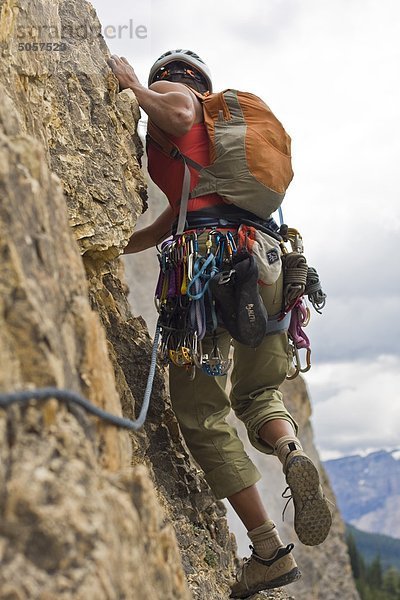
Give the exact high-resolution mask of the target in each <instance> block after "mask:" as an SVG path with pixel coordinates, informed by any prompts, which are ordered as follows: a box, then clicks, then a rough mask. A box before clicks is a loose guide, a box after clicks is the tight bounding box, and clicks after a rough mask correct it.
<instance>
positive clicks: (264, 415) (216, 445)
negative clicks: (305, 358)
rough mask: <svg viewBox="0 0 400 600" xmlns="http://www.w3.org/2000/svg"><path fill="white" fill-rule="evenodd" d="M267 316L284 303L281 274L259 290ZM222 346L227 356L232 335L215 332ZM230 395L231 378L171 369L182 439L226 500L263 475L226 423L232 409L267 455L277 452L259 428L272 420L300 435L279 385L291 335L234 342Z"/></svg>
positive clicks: (207, 341)
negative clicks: (285, 423) (250, 343)
mask: <svg viewBox="0 0 400 600" xmlns="http://www.w3.org/2000/svg"><path fill="white" fill-rule="evenodd" d="M260 294H261V297H262V299H263V301H264V304H265V306H266V308H267V311H268V315H270V316H273V315H276V314H278V313H279V311H280V308H281V303H282V274H281V275H280V277H279V278H278V280H277V281H276V283H274V284H273V285H270V286H263V287H262V288H260ZM217 339H218V346H219V348H220V350H221V351H222V353H223V355H224V358H226V357H227V356H228V354H229V350H230V344H231V336H230V334H229V333H228V332H227V331H226V330H225V329H222V328H221V329H218V330H217ZM212 343H213V342H212V338H211V336H206V337H205V338H204V340H203V351H204V352H210V351H211V349H212ZM233 347H234V355H233V369H232V373H231V384H232V387H231V392H230V395H229V397H228V395H227V394H226V392H225V387H226V381H227V377H226V376H222V377H210V376H209V375H207V374H206V373H204V372H203V371H201V370H200V369H196V376H195V378H194V380H193V381H190V380H189V377H188V375H187V372H186V370H185V369H184V368H182V367H177V366H175V365H170V392H171V400H172V406H173V409H174V412H175V414H176V417H177V419H178V422H179V425H180V428H181V431H182V435H183V437H184V439H185V441H186V444H187V446H188V448H189V450H190V452H191V454H192V455H193V458H194V459H195V460H196V462H197V463H198V464H199V465H200V467H201V468H202V469H203V471H204V474H205V477H206V480H207V481H208V483H209V485H210V487H211V489H212V490H213V492H214V494H215V496H216V497H217V498H226V497H228V496H231V495H232V494H235V493H236V492H239V491H240V490H242V489H244V488H246V487H249V486H251V485H253V484H254V483H256V482H257V481H258V480H259V479H260V478H261V475H260V473H259V471H258V469H257V468H256V466H255V465H254V464H253V462H252V461H251V460H250V458H249V457H248V455H247V454H246V452H245V450H244V447H243V444H242V442H241V440H240V439H239V437H238V434H237V431H236V429H235V428H234V427H232V426H231V425H229V424H228V423H227V422H226V417H227V415H228V414H229V412H230V410H231V408H232V409H233V410H234V412H235V414H236V416H237V417H238V418H239V419H240V420H241V421H243V423H244V424H245V426H246V429H247V434H248V437H249V440H250V442H251V444H252V445H253V446H254V447H255V448H257V450H260V452H263V453H265V454H272V453H273V448H272V447H271V446H269V445H268V444H266V443H265V442H263V441H262V440H261V439H260V438H259V436H258V432H259V430H260V427H261V426H262V425H263V424H264V423H266V422H267V421H271V420H273V419H284V420H286V421H289V422H290V423H291V424H292V426H293V428H294V430H295V432H296V433H297V429H298V427H297V423H296V422H295V421H294V420H293V418H292V417H291V415H290V414H289V413H288V411H287V410H286V408H285V406H284V403H283V398H282V393H281V392H280V391H279V386H280V385H281V384H282V383H283V381H284V380H285V378H286V375H287V371H288V367H289V361H288V338H287V333H285V332H283V333H276V334H272V335H268V336H266V337H265V338H264V340H263V342H262V343H261V344H260V345H259V346H258V347H257V348H250V347H248V346H244V345H242V344H239V343H238V342H235V341H233Z"/></svg>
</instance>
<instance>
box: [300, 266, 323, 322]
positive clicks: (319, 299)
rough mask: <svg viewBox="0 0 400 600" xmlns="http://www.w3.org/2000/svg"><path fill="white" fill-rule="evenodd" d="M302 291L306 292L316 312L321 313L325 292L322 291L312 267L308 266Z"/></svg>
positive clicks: (317, 276)
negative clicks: (304, 286) (304, 287)
mask: <svg viewBox="0 0 400 600" xmlns="http://www.w3.org/2000/svg"><path fill="white" fill-rule="evenodd" d="M304 293H305V294H307V296H308V298H309V300H310V302H311V304H312V305H313V307H314V308H315V310H316V311H317V313H319V314H322V312H321V311H322V309H323V308H324V306H325V304H326V294H325V293H324V292H323V291H322V288H321V282H320V280H319V275H318V273H317V270H316V269H314V267H308V272H307V283H306V289H305V292H304Z"/></svg>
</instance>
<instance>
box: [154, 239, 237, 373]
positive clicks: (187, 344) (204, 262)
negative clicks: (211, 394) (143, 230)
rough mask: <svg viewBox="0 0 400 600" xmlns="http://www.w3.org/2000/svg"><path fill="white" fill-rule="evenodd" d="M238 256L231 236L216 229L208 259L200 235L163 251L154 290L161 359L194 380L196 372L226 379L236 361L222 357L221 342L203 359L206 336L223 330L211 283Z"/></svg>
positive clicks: (208, 247) (175, 242) (168, 244)
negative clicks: (234, 255) (159, 331)
mask: <svg viewBox="0 0 400 600" xmlns="http://www.w3.org/2000/svg"><path fill="white" fill-rule="evenodd" d="M203 231H204V230H203ZM236 251H237V248H236V244H235V241H234V238H233V235H232V233H231V232H227V233H223V232H221V231H219V230H215V229H212V230H210V231H209V232H208V233H207V239H206V242H205V254H204V255H202V254H201V253H200V252H199V240H198V233H197V231H195V230H193V231H186V232H185V233H184V234H182V235H180V236H175V238H173V239H168V240H166V241H165V242H163V244H162V246H161V251H160V252H159V256H158V259H159V264H160V273H159V278H158V282H157V286H156V290H155V305H156V308H157V311H158V313H159V324H160V328H161V354H162V356H163V357H164V358H165V359H166V360H168V361H169V362H171V363H172V364H174V365H176V366H179V367H184V368H185V369H186V370H187V371H188V374H189V377H191V378H193V377H194V376H195V369H196V368H198V369H201V370H202V371H203V372H205V373H206V374H207V375H210V376H212V377H215V376H222V375H225V374H226V373H227V371H228V369H229V367H230V364H231V361H230V360H229V359H226V358H224V357H223V355H222V352H221V351H220V349H219V347H218V344H217V338H216V337H214V345H213V349H212V351H211V353H210V354H204V353H203V348H202V340H203V338H204V336H205V335H206V333H214V334H215V330H216V329H217V326H218V319H217V315H216V310H215V304H214V301H213V298H212V294H211V292H210V289H209V283H210V281H211V279H212V278H213V277H214V276H215V275H216V273H218V272H219V271H220V270H222V269H224V270H226V269H227V268H228V267H229V265H230V264H231V261H232V256H233V254H234V253H235V252H236Z"/></svg>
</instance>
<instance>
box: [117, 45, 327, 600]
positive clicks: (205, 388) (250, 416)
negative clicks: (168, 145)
mask: <svg viewBox="0 0 400 600" xmlns="http://www.w3.org/2000/svg"><path fill="white" fill-rule="evenodd" d="M108 64H109V66H110V67H111V69H112V71H113V72H114V74H115V75H116V77H117V78H118V81H119V85H120V89H121V90H122V89H126V88H130V89H131V90H132V91H133V92H134V94H135V96H136V98H137V100H138V103H139V105H140V107H141V108H142V109H143V110H144V111H145V112H146V113H147V115H148V117H149V120H151V121H152V122H153V123H154V124H155V125H157V126H158V127H159V128H160V129H161V130H162V131H163V132H164V133H165V134H167V136H169V138H170V139H171V140H172V141H173V142H174V143H175V144H176V145H177V146H178V147H179V148H180V149H181V150H182V151H184V153H185V155H186V156H189V157H190V158H191V159H193V160H195V161H196V162H197V163H200V164H201V165H204V166H205V165H208V164H209V145H208V138H207V132H206V129H205V125H204V120H203V109H202V104H201V102H200V100H199V99H198V97H197V96H196V94H195V93H193V91H192V90H195V91H196V92H199V93H201V94H205V93H207V92H212V81H211V75H210V71H209V69H208V67H207V66H206V64H205V63H204V62H203V61H202V59H201V58H200V57H199V56H198V55H197V54H195V53H194V52H192V51H190V50H173V51H169V52H166V53H165V54H163V55H162V56H160V58H159V59H157V60H156V62H155V63H154V65H153V66H152V67H151V70H150V74H149V80H148V87H146V86H144V85H142V84H141V83H140V81H139V80H138V77H137V75H136V73H135V71H134V69H133V68H132V66H130V64H129V62H128V61H127V60H126V59H125V58H124V57H121V58H120V57H118V56H116V55H113V56H112V57H111V58H110V59H109V60H108ZM148 170H149V174H150V176H151V177H152V179H153V180H154V181H155V183H156V184H157V185H158V186H159V187H160V188H161V189H162V191H163V192H164V193H165V194H166V196H167V197H168V200H169V206H168V208H166V209H165V210H164V212H163V213H162V214H161V215H160V216H159V217H158V218H157V219H156V220H155V221H154V222H153V223H152V224H151V225H149V226H148V227H145V228H144V229H141V230H139V231H135V232H134V233H133V235H132V237H131V238H130V240H129V243H128V245H127V247H126V249H125V253H134V252H140V251H142V250H145V249H147V248H149V247H152V246H155V245H156V244H159V243H160V242H161V241H162V240H164V239H165V238H167V237H168V236H169V235H170V234H171V229H172V228H173V225H174V222H176V218H177V214H178V213H179V200H180V194H181V188H182V179H183V165H182V163H181V162H180V161H177V160H174V159H173V158H170V157H168V156H165V155H164V154H163V153H162V152H160V150H159V148H157V145H155V144H152V143H151V141H150V143H149V144H148ZM191 171H192V170H191ZM197 177H198V174H197V173H196V171H194V170H193V171H192V172H191V189H193V188H194V186H195V184H196V180H197ZM228 208H230V207H229V206H228V205H227V204H226V203H225V202H224V201H223V199H222V198H221V197H220V196H218V194H215V193H212V194H208V195H203V196H201V198H194V199H191V200H190V202H189V208H188V220H189V221H190V215H191V212H193V214H194V213H196V214H197V215H198V214H199V213H200V214H201V215H202V217H203V220H202V228H204V223H205V221H204V217H207V214H208V213H209V214H210V224H212V225H214V224H215V223H214V219H215V214H216V211H217V212H219V214H220V215H221V216H224V215H226V214H229V210H228ZM239 224H240V223H239V222H237V226H239ZM191 226H193V222H192V223H191ZM282 280H283V276H282V274H281V275H280V277H279V278H278V280H277V281H276V283H275V284H274V285H272V286H265V287H263V288H262V289H260V294H261V297H262V299H263V302H264V305H265V307H266V309H267V311H268V315H276V314H277V313H279V311H280V309H281V304H282V289H283V281H282ZM218 337H219V347H220V348H222V350H223V351H224V352H226V353H228V352H229V346H230V344H231V342H232V340H231V336H230V335H229V333H228V332H227V331H226V330H224V329H221V328H220V329H219V330H218ZM205 343H207V340H205ZM209 343H210V344H211V342H210V341H209ZM233 346H234V358H233V362H234V365H233V370H232V373H231V392H230V396H229V397H228V395H227V393H226V392H225V389H224V387H225V383H226V376H224V377H210V376H208V375H207V374H205V373H204V372H202V371H201V370H200V369H197V370H196V375H195V377H194V379H193V380H192V381H191V380H190V379H189V378H188V377H187V374H186V372H185V370H184V369H182V368H179V367H178V366H176V365H174V364H171V365H170V369H169V371H170V373H169V377H170V393H171V402H172V406H173V409H174V412H175V414H176V417H177V419H178V422H179V425H180V428H181V431H182V434H183V437H184V439H185V441H186V444H187V446H188V448H189V450H190V452H191V453H192V455H193V457H194V459H195V460H196V461H197V463H198V464H199V465H200V466H201V468H202V469H203V470H204V473H205V477H206V480H207V482H208V484H209V485H210V487H211V489H212V490H213V492H214V494H215V496H216V498H218V499H222V498H227V499H228V501H229V502H230V504H231V505H232V507H233V509H234V510H235V511H236V513H237V514H238V516H239V518H240V519H241V521H242V522H243V525H244V526H245V527H246V530H247V533H248V536H249V538H250V540H251V543H252V550H253V551H252V555H251V557H250V558H249V559H247V560H245V561H244V564H243V566H242V568H241V569H240V570H239V572H238V574H237V576H236V582H235V583H234V584H233V587H232V596H231V597H233V598H245V597H247V596H249V595H251V594H252V593H255V592H257V591H260V590H264V589H270V588H275V587H280V586H283V585H286V584H289V583H292V582H293V581H296V580H297V579H298V578H299V577H300V571H299V569H298V567H297V565H296V562H295V560H294V558H293V554H292V549H293V544H288V545H285V544H284V543H283V542H282V540H281V538H280V536H279V533H278V530H277V527H276V525H275V523H274V522H273V521H272V520H271V519H270V517H269V515H268V513H267V510H266V508H265V506H264V504H263V501H262V499H261V497H260V494H259V492H258V490H257V487H256V483H257V481H258V480H259V479H260V477H261V475H260V473H259V471H258V470H257V468H256V466H255V465H254V464H253V462H252V461H251V460H250V458H249V457H248V455H247V454H246V452H245V450H244V447H243V444H242V442H241V440H240V439H239V437H238V434H237V432H236V430H235V428H234V427H233V426H232V425H230V424H229V423H228V422H227V421H226V417H227V415H228V414H229V412H230V410H231V408H233V410H234V412H235V414H236V416H237V417H238V418H239V419H240V420H241V421H242V422H243V423H244V425H245V426H246V429H247V433H248V436H249V440H250V442H251V444H252V445H253V446H254V447H255V448H256V449H257V450H259V451H260V452H262V453H264V454H273V455H275V456H277V457H278V459H279V460H280V461H281V463H282V466H283V472H284V474H285V477H286V481H287V484H288V486H289V488H290V492H291V496H292V498H293V502H294V511H295V514H294V528H295V531H296V533H297V536H298V538H299V540H300V541H301V542H302V543H303V544H306V545H310V546H314V545H317V544H321V543H322V542H323V541H324V540H325V538H326V537H327V535H328V532H329V529H330V526H331V514H330V510H329V507H328V504H327V499H326V497H325V495H324V492H323V490H322V487H321V484H320V480H319V475H318V471H317V469H316V467H315V466H314V464H313V462H312V461H311V459H310V458H309V457H308V456H307V455H306V454H305V452H304V451H303V448H302V445H301V443H300V441H299V439H298V437H297V432H298V426H297V423H296V422H295V421H294V419H293V417H292V416H291V415H290V414H289V412H288V411H287V409H286V407H285V405H284V402H283V396H282V393H281V391H280V390H279V387H280V385H281V384H282V383H283V381H284V380H285V378H286V375H287V370H288V336H287V332H286V331H280V332H277V333H275V334H272V335H268V336H266V337H264V339H263V340H262V342H261V343H260V344H259V345H258V346H257V348H251V347H249V346H246V345H244V344H240V343H238V342H233Z"/></svg>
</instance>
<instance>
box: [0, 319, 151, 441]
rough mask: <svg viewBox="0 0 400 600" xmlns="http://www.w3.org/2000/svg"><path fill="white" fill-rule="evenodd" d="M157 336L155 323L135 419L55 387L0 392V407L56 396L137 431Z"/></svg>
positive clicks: (148, 391) (146, 399)
mask: <svg viewBox="0 0 400 600" xmlns="http://www.w3.org/2000/svg"><path fill="white" fill-rule="evenodd" d="M159 338H160V326H159V324H158V323H157V328H156V333H155V336H154V343H153V349H152V354H151V363H150V370H149V375H148V378H147V385H146V390H145V393H144V399H143V404H142V407H141V409H140V413H139V417H138V418H137V419H136V420H135V421H132V420H131V419H125V418H124V417H118V416H117V415H113V414H111V413H109V412H107V411H105V410H103V409H101V408H99V407H98V406H95V405H94V404H92V403H91V402H89V400H87V399H86V398H84V397H83V396H80V395H79V394H77V393H76V392H73V391H71V390H66V389H61V388H56V387H47V388H39V389H36V390H21V391H19V392H10V393H5V394H0V407H2V408H7V407H8V406H10V405H11V404H27V403H28V402H29V401H30V400H48V399H49V398H56V399H57V400H61V401H62V402H66V403H69V402H72V403H74V404H78V405H79V406H81V407H82V408H84V409H85V410H86V411H87V412H89V413H91V414H92V415H95V416H96V417H99V418H100V419H102V420H103V421H106V422H108V423H110V424H111V425H114V426H115V427H120V428H122V429H128V430H129V431H138V430H139V429H140V428H141V427H142V426H143V424H144V422H145V420H146V417H147V412H148V410H149V405H150V397H151V392H152V389H153V382H154V374H155V369H156V362H157V347H158V342H159Z"/></svg>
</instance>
